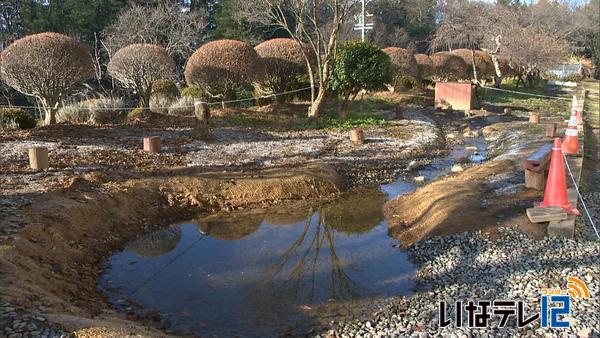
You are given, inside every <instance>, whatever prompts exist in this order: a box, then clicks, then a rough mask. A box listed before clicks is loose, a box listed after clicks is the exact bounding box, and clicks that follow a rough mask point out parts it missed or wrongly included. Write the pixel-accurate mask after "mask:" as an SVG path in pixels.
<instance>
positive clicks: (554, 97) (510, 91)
mask: <svg viewBox="0 0 600 338" xmlns="http://www.w3.org/2000/svg"><path fill="white" fill-rule="evenodd" d="M481 88H486V89H491V90H497V91H500V92H507V93H513V94H520V95H529V96H535V97H541V98H545V99H553V100H565V101H570V100H571V99H569V98H566V97H560V96H549V95H540V94H532V93H526V92H519V91H516V90H509V89H502V88H495V87H489V86H483V85H482V86H481Z"/></svg>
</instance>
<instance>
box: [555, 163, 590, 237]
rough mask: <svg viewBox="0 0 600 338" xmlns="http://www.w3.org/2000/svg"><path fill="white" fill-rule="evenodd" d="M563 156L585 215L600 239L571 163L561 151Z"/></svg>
mask: <svg viewBox="0 0 600 338" xmlns="http://www.w3.org/2000/svg"><path fill="white" fill-rule="evenodd" d="M561 154H562V156H563V159H564V162H565V164H566V165H567V170H568V171H569V176H571V180H572V181H573V186H574V187H575V191H576V192H577V196H579V200H580V201H581V206H583V210H584V211H585V214H586V215H587V217H588V219H589V220H590V224H591V225H592V227H593V228H594V232H595V233H596V237H598V238H600V234H598V229H597V228H596V224H594V221H593V220H592V216H591V215H590V212H589V211H588V208H587V206H586V205H585V201H584V200H583V196H581V193H580V192H579V187H578V186H577V182H575V177H574V176H573V172H572V171H571V167H570V166H569V161H567V157H566V156H565V153H564V152H562V151H561Z"/></svg>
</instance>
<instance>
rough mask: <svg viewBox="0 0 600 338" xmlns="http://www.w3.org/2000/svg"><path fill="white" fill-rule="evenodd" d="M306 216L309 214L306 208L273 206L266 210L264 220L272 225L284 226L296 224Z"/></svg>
mask: <svg viewBox="0 0 600 338" xmlns="http://www.w3.org/2000/svg"><path fill="white" fill-rule="evenodd" d="M308 216H310V214H309V213H308V209H307V208H291V207H288V208H274V209H269V210H268V211H267V213H266V215H265V222H267V223H269V224H272V225H278V226H286V225H293V224H298V223H300V222H302V221H304V220H305V219H306V218H307V217H308Z"/></svg>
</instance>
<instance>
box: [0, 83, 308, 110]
mask: <svg viewBox="0 0 600 338" xmlns="http://www.w3.org/2000/svg"><path fill="white" fill-rule="evenodd" d="M309 89H311V87H306V88H300V89H294V90H288V91H285V92H281V93H273V94H269V95H263V96H260V97H248V98H244V99H237V100H228V101H218V102H207V104H208V105H210V106H216V105H222V104H225V103H237V102H246V101H253V100H257V99H265V98H269V97H276V96H281V95H287V94H292V93H299V92H303V91H306V90H309ZM0 108H20V109H39V108H41V107H39V106H0ZM136 108H140V107H105V108H102V107H82V109H88V110H104V111H105V110H132V109H136ZM152 108H153V109H169V108H172V107H152ZM176 108H179V109H181V108H194V106H193V105H192V106H177V107H176Z"/></svg>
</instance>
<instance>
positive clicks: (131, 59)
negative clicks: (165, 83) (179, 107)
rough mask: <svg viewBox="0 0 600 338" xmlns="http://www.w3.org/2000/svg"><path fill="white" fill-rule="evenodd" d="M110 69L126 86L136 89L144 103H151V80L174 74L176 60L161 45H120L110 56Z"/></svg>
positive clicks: (112, 74) (145, 105) (144, 104)
mask: <svg viewBox="0 0 600 338" xmlns="http://www.w3.org/2000/svg"><path fill="white" fill-rule="evenodd" d="M107 70H108V73H109V74H110V76H112V77H113V78H114V79H115V80H117V81H119V82H120V83H121V84H122V85H123V87H125V88H131V89H134V90H135V91H136V93H137V94H138V95H139V96H140V103H141V105H142V107H148V106H149V103H150V102H149V101H150V95H151V93H152V83H153V82H154V81H156V80H161V79H169V78H171V77H173V73H174V72H175V62H174V61H173V58H171V57H170V56H169V54H168V53H167V51H166V50H165V49H164V48H162V47H160V46H157V45H152V44H133V45H129V46H127V47H124V48H121V49H119V50H118V51H117V52H116V53H115V54H114V55H113V57H112V58H111V59H110V62H109V63H108V67H107Z"/></svg>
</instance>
